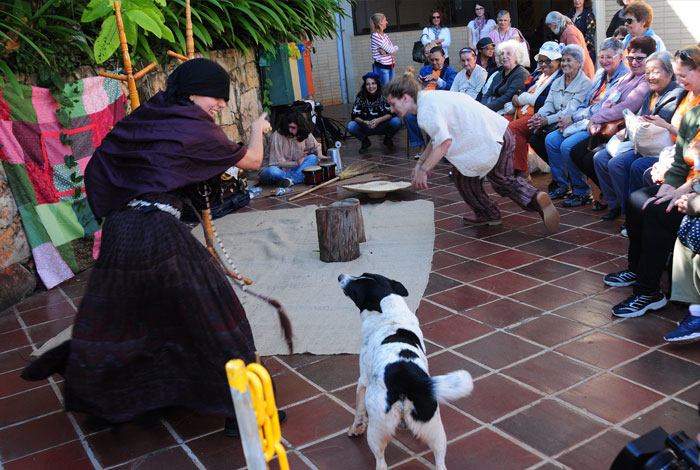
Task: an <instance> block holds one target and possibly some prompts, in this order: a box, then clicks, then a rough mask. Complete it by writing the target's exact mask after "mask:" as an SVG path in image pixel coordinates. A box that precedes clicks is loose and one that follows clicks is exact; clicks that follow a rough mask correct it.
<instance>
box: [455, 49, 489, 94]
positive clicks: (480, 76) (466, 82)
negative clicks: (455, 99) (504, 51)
mask: <svg viewBox="0 0 700 470" xmlns="http://www.w3.org/2000/svg"><path fill="white" fill-rule="evenodd" d="M459 59H460V61H461V62H462V67H463V68H462V70H460V72H459V73H458V74H457V76H456V77H455V81H454V82H452V87H451V88H450V91H456V92H459V93H464V94H466V95H469V96H471V97H472V98H474V99H476V97H477V96H478V95H479V92H480V91H481V89H482V88H483V87H484V84H485V83H486V77H487V75H488V74H487V73H486V70H484V68H483V67H482V66H481V65H478V64H477V63H476V51H475V50H474V49H469V48H468V47H465V48H464V49H462V50H460V51H459Z"/></svg>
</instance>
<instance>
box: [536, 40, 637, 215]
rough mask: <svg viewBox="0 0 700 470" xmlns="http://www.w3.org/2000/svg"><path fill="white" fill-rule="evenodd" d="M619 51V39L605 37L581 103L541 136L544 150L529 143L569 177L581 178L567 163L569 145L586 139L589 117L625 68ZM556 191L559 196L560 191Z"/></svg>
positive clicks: (573, 167) (603, 206)
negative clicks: (543, 139)
mask: <svg viewBox="0 0 700 470" xmlns="http://www.w3.org/2000/svg"><path fill="white" fill-rule="evenodd" d="M623 54H624V49H623V47H622V43H621V42H620V41H618V40H616V39H613V38H608V39H606V40H605V41H604V42H603V44H602V45H601V46H600V52H599V53H598V62H599V63H600V69H599V70H598V72H597V73H596V75H595V77H594V78H593V84H592V85H591V87H590V88H589V89H588V93H586V97H585V98H584V100H583V103H581V105H580V106H579V107H578V109H576V110H575V111H574V112H573V113H571V114H570V115H568V116H566V115H562V116H561V117H560V118H559V123H558V130H557V131H556V132H550V133H549V134H547V136H546V137H545V142H544V144H545V150H542V149H541V148H536V145H533V150H534V151H535V152H536V153H537V154H538V155H539V156H540V157H542V158H543V159H544V160H554V161H560V162H562V164H561V167H562V169H564V170H565V171H566V175H565V177H567V175H568V178H569V179H571V180H575V181H581V180H583V179H584V178H585V177H584V176H583V175H582V174H581V172H580V171H579V169H578V168H577V167H576V166H575V165H573V164H572V163H571V160H570V156H569V154H570V152H571V149H572V148H573V147H574V146H575V145H577V144H578V143H580V142H588V141H589V140H590V138H591V135H590V134H589V133H588V132H587V131H586V128H587V126H588V121H589V119H590V117H591V116H592V115H594V114H595V113H597V112H598V111H599V110H600V108H601V106H602V105H603V102H604V101H605V99H606V98H607V97H608V96H610V95H611V94H613V91H614V90H615V87H616V86H617V83H618V81H620V79H621V78H622V77H624V76H625V75H626V74H627V73H628V72H629V69H628V68H627V66H626V65H625V62H624V58H623ZM550 186H551V187H550V190H551V189H554V188H555V186H557V183H556V182H555V181H552V184H551V185H550ZM579 188H580V189H581V190H586V191H587V189H586V188H587V185H586V187H584V186H583V185H580V186H579ZM564 194H566V193H564ZM556 195H558V196H560V197H563V195H562V194H561V193H559V194H556ZM606 207H607V206H605V205H604V204H602V203H598V202H596V206H595V207H594V209H596V208H597V209H598V210H605V208H606Z"/></svg>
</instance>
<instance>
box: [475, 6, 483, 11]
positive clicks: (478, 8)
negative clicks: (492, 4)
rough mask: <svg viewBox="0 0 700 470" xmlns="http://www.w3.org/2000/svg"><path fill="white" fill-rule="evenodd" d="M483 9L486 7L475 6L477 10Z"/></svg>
mask: <svg viewBox="0 0 700 470" xmlns="http://www.w3.org/2000/svg"><path fill="white" fill-rule="evenodd" d="M483 9H484V7H476V8H474V10H476V11H479V10H483Z"/></svg>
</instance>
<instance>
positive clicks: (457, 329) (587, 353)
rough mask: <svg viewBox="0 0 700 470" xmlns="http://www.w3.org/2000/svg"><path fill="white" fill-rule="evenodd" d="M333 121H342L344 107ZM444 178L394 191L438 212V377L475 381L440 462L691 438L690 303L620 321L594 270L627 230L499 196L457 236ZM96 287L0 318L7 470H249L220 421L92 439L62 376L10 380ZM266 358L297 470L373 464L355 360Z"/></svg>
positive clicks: (396, 174)
mask: <svg viewBox="0 0 700 470" xmlns="http://www.w3.org/2000/svg"><path fill="white" fill-rule="evenodd" d="M326 114H327V115H331V116H335V117H341V118H342V117H343V116H347V114H348V107H347V106H337V107H331V108H329V109H327V111H326ZM372 140H373V143H374V145H373V146H372V147H371V152H369V153H368V154H366V155H364V156H359V155H358V154H357V149H358V147H359V145H358V142H356V141H354V139H349V140H347V141H346V142H345V144H344V146H343V148H342V155H343V157H344V158H345V162H346V163H347V162H350V161H352V160H355V159H357V158H361V159H363V160H371V161H375V162H377V163H378V164H379V166H380V170H381V171H382V172H383V173H384V174H387V175H392V178H396V179H402V180H405V179H407V178H409V177H410V170H411V168H412V167H413V165H414V161H413V159H412V158H410V159H408V158H407V157H406V155H407V153H406V147H405V146H406V137H405V131H403V130H402V131H401V132H400V134H399V135H398V136H397V138H396V139H395V140H396V143H397V147H398V148H397V150H396V151H395V152H393V153H392V154H385V153H384V152H383V149H382V146H381V145H380V144H379V139H378V138H376V137H373V138H372ZM448 169H449V168H448V166H447V165H445V164H442V165H440V166H439V167H438V168H437V170H436V171H434V174H433V175H432V178H431V180H430V182H431V184H430V189H428V190H427V191H421V192H418V193H415V192H412V191H404V192H401V193H396V194H393V195H391V197H390V198H391V199H394V200H411V199H417V198H421V199H431V200H432V201H433V202H434V204H435V225H436V229H435V233H436V239H435V253H434V258H433V266H432V272H431V276H430V282H429V285H428V288H427V290H426V292H425V296H424V299H423V301H422V302H421V304H420V307H419V308H418V312H417V314H418V317H419V319H420V320H421V323H422V325H423V326H422V328H423V332H424V335H425V338H426V343H427V349H428V352H429V355H430V362H431V370H432V372H433V373H434V374H438V373H443V372H447V371H450V370H454V369H456V368H465V369H467V370H469V371H470V372H471V374H472V375H473V376H474V378H475V391H474V393H473V395H472V396H471V397H468V398H464V399H461V400H459V401H456V402H454V403H452V404H450V405H446V406H443V407H442V410H441V413H442V416H443V421H444V423H445V428H446V432H447V436H448V440H449V444H448V451H447V466H448V468H450V469H451V470H461V469H498V470H505V469H526V468H531V469H535V468H537V469H542V470H544V469H553V468H572V469H576V470H587V469H591V470H594V469H595V470H600V469H605V468H609V465H610V463H611V461H612V459H613V458H614V456H615V455H616V454H617V452H618V451H619V450H620V449H621V448H622V447H623V446H624V444H625V443H627V442H628V441H630V440H631V439H633V438H634V437H636V436H637V435H639V434H641V433H644V432H646V431H648V430H650V429H652V428H654V427H656V426H658V425H661V426H664V427H665V428H666V429H667V431H672V432H673V431H678V430H681V429H683V430H685V431H686V432H688V434H689V435H691V436H694V435H695V434H696V433H698V431H700V420H699V419H698V415H697V411H696V406H697V403H698V401H699V400H700V347H698V345H694V346H693V345H691V346H686V347H670V346H666V345H665V344H664V343H663V340H662V336H663V334H664V333H666V332H667V331H669V330H671V329H673V328H674V322H675V321H676V320H678V319H679V318H680V317H681V316H682V315H683V312H684V308H683V306H679V305H672V304H669V305H668V306H667V307H666V308H665V309H663V310H662V311H660V312H656V313H653V314H647V315H646V316H644V317H641V318H636V319H627V320H622V319H617V318H614V317H612V316H611V315H610V307H611V305H612V304H613V303H615V302H617V301H619V300H621V299H623V298H624V297H626V296H627V295H628V293H629V288H627V289H610V288H606V287H605V286H604V285H603V282H602V274H604V273H606V272H609V271H611V270H617V269H619V268H620V267H624V266H626V263H625V254H626V250H627V240H626V239H625V238H622V237H621V236H619V235H618V231H619V223H620V222H619V221H618V222H601V220H600V219H599V218H598V217H597V216H596V215H595V214H594V213H592V212H591V211H590V206H586V207H583V208H580V209H576V210H567V209H564V208H561V209H560V212H561V215H562V224H563V225H562V229H561V230H560V231H559V232H558V233H557V234H555V235H553V236H550V237H546V236H545V232H544V230H543V228H542V224H541V222H540V221H539V218H538V217H536V216H535V215H534V214H533V213H531V212H525V211H522V210H521V209H520V208H519V207H517V206H516V205H515V204H514V203H512V202H511V201H509V200H507V199H504V198H502V197H499V196H496V195H494V198H495V199H496V200H497V201H498V202H499V203H500V204H501V208H502V210H503V218H504V224H503V225H502V226H498V227H479V228H468V227H464V226H463V225H462V222H461V215H462V214H464V213H465V212H466V211H467V210H468V209H467V208H466V206H465V205H464V203H463V202H461V200H460V197H459V195H458V194H457V192H456V191H455V189H454V187H453V186H452V185H451V183H450V180H449V178H448V176H447V172H448ZM548 182H549V178H548V176H547V175H538V176H536V177H535V185H536V186H538V187H540V188H544V187H546V185H547V184H548ZM487 187H488V186H487ZM292 194H293V193H292ZM347 196H349V193H347V192H346V191H344V190H342V189H339V188H329V189H325V190H321V191H319V192H318V193H316V194H314V195H311V196H308V197H305V198H302V199H300V200H299V201H295V202H294V203H290V202H288V201H286V198H258V199H254V200H253V201H252V202H251V204H250V206H249V207H248V208H246V209H244V210H246V211H254V210H263V209H264V210H274V209H280V208H288V207H297V206H298V205H307V204H325V203H329V202H332V201H334V200H337V199H341V198H344V197H347ZM363 202H365V203H374V202H375V201H370V200H367V199H363ZM558 205H560V204H558ZM234 217H235V215H234ZM407 275H410V274H408V273H407ZM88 277H89V272H87V273H83V274H81V275H79V276H77V277H75V278H74V279H72V280H70V281H68V282H66V283H65V284H63V285H61V286H59V287H57V288H55V289H53V290H52V291H50V292H46V293H41V294H37V295H35V296H33V297H32V298H30V299H27V300H26V301H24V302H22V303H21V304H19V305H17V306H15V307H13V308H11V309H10V310H9V311H7V312H5V315H2V316H0V470H16V469H64V468H65V469H92V468H95V469H108V468H109V469H112V468H120V469H122V468H124V469H126V468H139V469H162V468H169V469H173V470H175V469H178V470H179V469H195V468H198V469H204V468H206V469H236V468H243V467H244V466H245V460H244V457H243V454H242V450H241V447H240V442H239V441H237V440H235V439H229V438H225V437H224V436H223V433H222V426H223V420H222V419H220V418H218V417H210V416H198V415H194V414H192V413H190V412H188V411H186V410H168V411H167V412H166V413H165V414H164V416H163V417H162V419H161V420H160V422H156V423H154V424H151V425H150V426H148V427H146V428H144V427H143V426H139V425H136V424H126V425H122V426H120V427H118V428H114V429H109V428H108V429H94V428H90V427H89V426H86V420H85V416H83V415H80V414H78V413H68V414H66V413H64V412H63V411H61V396H62V395H61V389H62V384H61V380H60V377H55V378H53V379H51V380H48V381H44V382H33V383H28V382H23V381H22V380H21V379H20V378H19V377H18V374H19V371H20V370H21V368H22V367H23V366H24V365H25V364H26V363H27V361H28V360H29V353H30V351H31V348H32V347H34V346H38V345H40V344H41V343H42V342H43V341H45V340H46V339H47V338H49V337H51V336H52V335H53V334H55V333H56V332H58V331H60V330H61V329H63V328H64V326H65V325H66V324H68V323H70V321H71V320H72V318H73V316H74V314H75V307H76V305H77V304H78V303H79V299H80V296H81V295H82V292H83V289H84V287H85V284H86V281H87V279H88ZM264 360H265V365H266V366H267V368H268V369H269V370H270V371H271V373H272V374H273V375H274V376H275V377H276V379H275V380H276V384H277V388H278V394H279V399H278V403H279V406H280V407H281V408H283V409H285V410H286V411H287V413H288V417H289V418H288V420H287V422H286V423H284V424H283V426H282V434H283V437H284V439H285V444H286V446H287V448H288V449H289V458H290V462H291V466H292V468H293V469H295V470H296V469H321V470H342V469H348V470H357V469H364V468H368V469H369V468H374V459H373V457H372V454H371V452H370V450H369V448H368V447H367V443H366V440H365V439H364V438H360V439H350V438H348V437H346V434H345V433H346V431H347V428H348V426H349V425H350V423H351V421H352V409H353V408H352V407H353V406H354V403H355V381H356V379H357V373H358V365H357V357H356V356H348V355H345V356H342V355H341V356H311V355H296V356H294V357H291V358H290V357H285V356H279V357H267V358H264ZM386 454H387V461H388V463H389V466H390V468H392V469H401V470H418V469H427V468H432V462H433V457H432V454H430V452H429V451H428V450H427V448H426V447H425V446H424V445H422V444H421V443H419V442H416V441H415V440H414V439H413V438H412V437H411V436H410V435H409V434H407V433H406V432H399V433H398V435H397V436H396V439H395V440H394V441H393V442H392V444H391V445H390V446H389V447H388V449H387V453H386ZM271 468H278V467H277V465H276V463H273V464H272V466H271Z"/></svg>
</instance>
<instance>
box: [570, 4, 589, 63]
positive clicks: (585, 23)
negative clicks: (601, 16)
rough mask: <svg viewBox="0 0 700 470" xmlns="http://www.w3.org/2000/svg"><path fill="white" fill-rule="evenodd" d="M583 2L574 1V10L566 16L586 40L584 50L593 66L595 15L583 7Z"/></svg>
mask: <svg viewBox="0 0 700 470" xmlns="http://www.w3.org/2000/svg"><path fill="white" fill-rule="evenodd" d="M584 4H585V2H584V0H574V9H573V10H571V11H570V12H569V13H567V14H566V16H568V17H569V18H571V21H572V22H573V23H574V26H576V27H577V28H578V29H579V31H581V32H582V33H583V38H584V39H585V40H586V49H587V50H588V54H589V55H590V56H591V60H592V61H593V63H594V64H595V15H594V14H593V12H592V11H591V10H590V9H588V8H585V7H584Z"/></svg>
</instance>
